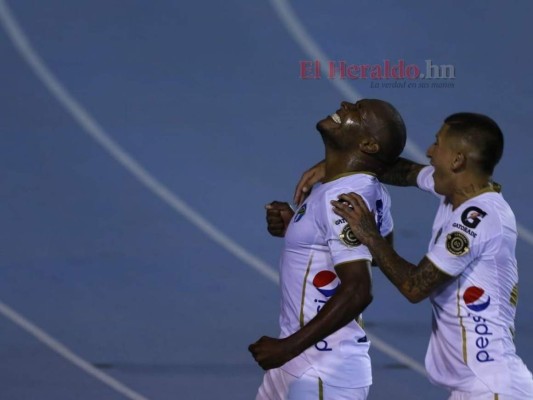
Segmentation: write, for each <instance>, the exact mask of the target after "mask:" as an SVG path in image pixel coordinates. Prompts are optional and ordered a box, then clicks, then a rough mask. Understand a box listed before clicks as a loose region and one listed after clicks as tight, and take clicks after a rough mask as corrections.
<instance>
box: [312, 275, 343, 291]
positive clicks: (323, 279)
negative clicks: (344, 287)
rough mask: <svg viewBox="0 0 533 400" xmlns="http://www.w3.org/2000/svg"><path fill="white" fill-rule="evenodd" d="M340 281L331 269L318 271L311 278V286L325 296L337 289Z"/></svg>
mask: <svg viewBox="0 0 533 400" xmlns="http://www.w3.org/2000/svg"><path fill="white" fill-rule="evenodd" d="M339 285H340V281H339V279H338V278H337V275H335V273H334V272H331V271H327V270H324V271H320V272H319V273H317V274H316V275H315V277H314V278H313V286H314V287H316V289H317V290H318V291H319V292H320V293H322V294H323V295H324V296H326V297H331V296H333V295H334V294H335V292H336V291H337V288H338V287H339Z"/></svg>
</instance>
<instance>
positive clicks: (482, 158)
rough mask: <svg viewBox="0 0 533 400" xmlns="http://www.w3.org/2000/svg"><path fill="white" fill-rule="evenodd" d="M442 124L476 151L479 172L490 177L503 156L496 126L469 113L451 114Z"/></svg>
mask: <svg viewBox="0 0 533 400" xmlns="http://www.w3.org/2000/svg"><path fill="white" fill-rule="evenodd" d="M444 123H445V124H446V125H448V126H449V128H450V132H452V133H455V136H456V137H460V138H462V139H464V140H465V141H466V142H467V143H468V144H469V145H470V146H472V148H474V149H475V150H477V153H478V160H477V161H478V166H479V168H480V170H481V171H483V172H485V173H487V174H490V175H492V173H493V171H494V167H495V166H496V165H497V164H498V162H499V161H500V159H501V157H502V154H503V133H502V131H501V129H500V127H499V126H498V124H497V123H496V122H495V121H494V120H493V119H492V118H489V117H487V116H486V115H483V114H476V113H469V112H461V113H456V114H452V115H450V116H449V117H448V118H446V119H445V120H444Z"/></svg>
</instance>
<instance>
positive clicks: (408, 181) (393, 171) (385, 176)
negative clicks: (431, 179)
mask: <svg viewBox="0 0 533 400" xmlns="http://www.w3.org/2000/svg"><path fill="white" fill-rule="evenodd" d="M424 167H425V165H422V164H418V163H415V162H414V161H411V160H408V159H406V158H402V157H400V158H399V159H398V160H397V161H396V162H395V163H394V164H393V165H392V166H391V167H390V168H388V169H387V170H386V171H385V172H383V173H382V174H381V175H380V176H379V180H380V181H381V182H383V183H386V184H388V185H394V186H416V178H417V176H418V173H419V172H420V170H421V169H422V168H424Z"/></svg>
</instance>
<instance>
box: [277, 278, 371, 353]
mask: <svg viewBox="0 0 533 400" xmlns="http://www.w3.org/2000/svg"><path fill="white" fill-rule="evenodd" d="M371 302H372V294H371V291H370V288H363V287H361V286H360V285H344V287H343V284H341V285H340V286H339V289H338V290H337V292H336V293H335V294H334V295H333V296H332V297H331V298H330V299H329V300H328V302H327V303H326V304H325V305H324V306H323V307H322V308H321V309H320V311H319V312H318V314H317V315H316V316H315V318H313V319H312V320H311V321H309V322H308V323H307V324H306V325H304V326H303V327H302V328H301V329H300V330H299V331H298V332H296V333H294V334H293V335H291V336H290V337H289V338H287V340H288V342H289V344H290V347H291V348H292V349H293V351H292V355H293V357H296V356H297V355H298V354H300V353H302V352H303V351H305V350H306V349H307V348H309V347H311V346H313V345H314V344H316V343H318V342H319V341H321V340H323V339H324V338H326V337H327V336H329V335H331V334H332V333H334V332H336V331H338V330H339V329H340V328H342V327H344V326H346V325H347V324H348V323H350V322H352V321H354V320H355V319H357V317H358V316H359V315H360V314H361V313H362V312H363V310H364V309H365V308H366V307H367V306H368V305H369V304H370V303H371Z"/></svg>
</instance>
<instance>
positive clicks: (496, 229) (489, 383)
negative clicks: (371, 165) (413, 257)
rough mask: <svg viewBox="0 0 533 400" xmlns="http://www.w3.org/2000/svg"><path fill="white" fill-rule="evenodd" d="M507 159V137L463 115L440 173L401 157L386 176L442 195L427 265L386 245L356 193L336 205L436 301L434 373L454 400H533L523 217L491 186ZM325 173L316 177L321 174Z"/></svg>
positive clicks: (443, 137)
mask: <svg viewBox="0 0 533 400" xmlns="http://www.w3.org/2000/svg"><path fill="white" fill-rule="evenodd" d="M502 152H503V135H502V132H501V130H500V128H499V127H498V125H497V124H496V123H495V122H494V121H493V120H492V119H490V118H489V117H487V116H484V115H480V114H473V113H458V114H454V115H451V116H449V117H448V118H446V120H445V121H444V125H443V126H442V128H441V129H440V130H439V132H438V133H437V137H436V141H435V143H433V144H432V145H431V146H430V148H429V149H428V152H427V155H428V157H429V159H430V160H431V166H423V165H420V164H416V163H413V162H411V161H408V160H405V159H399V160H398V161H397V163H396V164H395V165H394V166H393V168H391V169H390V170H389V171H388V172H387V173H385V174H383V175H381V176H380V179H381V180H382V181H383V182H385V183H390V184H394V185H399V186H418V187H419V188H420V189H422V190H425V191H428V192H432V193H434V194H435V195H437V196H438V197H439V198H440V206H439V209H438V211H437V215H436V217H435V221H434V223H433V231H432V235H431V240H430V243H429V249H428V252H427V253H426V255H425V256H424V257H423V258H422V260H421V261H420V262H419V264H418V265H413V264H411V263H409V262H408V261H406V260H404V259H403V258H401V257H400V256H399V255H398V254H397V253H396V252H395V251H394V250H393V249H392V247H391V246H390V245H389V244H388V243H386V242H384V241H383V240H382V238H381V237H380V235H379V231H378V230H377V229H376V224H375V222H374V219H373V215H372V213H371V212H370V210H369V209H368V207H367V205H366V203H365V202H364V201H362V199H361V198H360V197H359V196H358V195H357V194H355V193H350V194H347V195H341V196H340V197H339V199H341V200H342V202H339V201H334V202H333V203H332V204H333V206H334V211H335V212H336V213H337V214H338V215H339V216H342V217H343V218H344V219H346V220H347V221H348V223H349V225H350V227H351V229H352V233H353V234H354V235H355V236H356V237H357V238H358V239H359V240H360V241H361V242H362V243H363V244H365V245H366V246H367V247H368V249H369V250H370V252H371V253H372V256H373V257H374V259H375V260H376V261H377V263H378V265H379V266H380V268H381V269H382V271H383V272H384V273H385V275H387V277H388V278H389V280H390V281H391V282H392V283H393V284H394V285H395V286H396V287H397V288H398V289H399V290H400V292H401V293H402V294H403V295H404V296H405V297H406V298H407V299H409V300H410V301H411V302H419V301H421V300H423V299H425V298H426V297H429V298H430V300H431V304H432V308H433V330H432V334H431V338H430V342H429V347H428V351H427V354H426V369H427V372H428V375H429V378H430V380H431V381H432V382H433V383H434V384H436V385H439V386H443V387H445V388H447V389H449V390H450V392H451V395H450V398H449V399H450V400H524V399H533V378H532V375H531V372H530V371H529V370H528V368H527V367H526V365H525V364H524V363H523V362H522V360H521V359H520V358H519V357H518V355H517V354H516V348H515V346H514V343H513V336H514V330H515V329H514V319H515V313H516V305H517V300H518V271H517V262H516V258H515V246H516V240H517V231H516V220H515V216H514V214H513V212H512V210H511V208H510V207H509V205H508V204H507V202H506V201H505V200H504V198H503V196H502V195H501V193H499V188H498V187H496V186H495V185H494V184H493V183H492V181H491V177H492V174H493V170H494V167H495V166H496V164H497V163H498V162H499V160H500V157H501V155H502ZM316 168H317V167H316V166H315V171H314V172H313V174H314V175H315V177H314V178H313V179H316V176H320V175H321V174H322V172H320V171H319V169H318V170H317V169H316ZM317 171H318V172H317ZM304 175H305V174H304ZM304 178H305V176H304ZM313 179H311V182H312V180H313ZM307 182H309V181H307ZM301 183H302V182H301ZM304 184H308V183H304Z"/></svg>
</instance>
